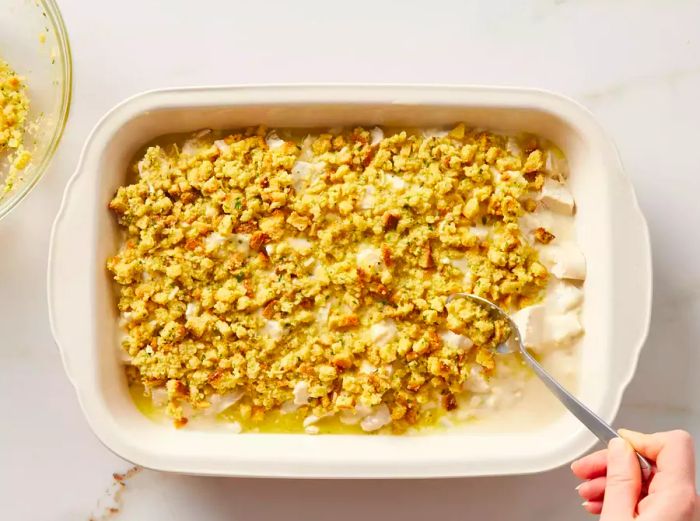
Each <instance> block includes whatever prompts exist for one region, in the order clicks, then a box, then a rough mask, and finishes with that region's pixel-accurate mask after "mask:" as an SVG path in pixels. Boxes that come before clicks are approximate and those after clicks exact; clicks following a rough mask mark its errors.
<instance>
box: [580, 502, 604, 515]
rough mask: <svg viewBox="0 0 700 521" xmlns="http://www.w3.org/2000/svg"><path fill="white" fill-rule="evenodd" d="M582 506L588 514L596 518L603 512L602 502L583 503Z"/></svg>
mask: <svg viewBox="0 0 700 521" xmlns="http://www.w3.org/2000/svg"><path fill="white" fill-rule="evenodd" d="M581 506H582V507H583V508H584V509H586V512H588V513H589V514H593V515H595V516H597V515H600V513H601V512H602V511H603V502H602V501H584V502H583V503H581Z"/></svg>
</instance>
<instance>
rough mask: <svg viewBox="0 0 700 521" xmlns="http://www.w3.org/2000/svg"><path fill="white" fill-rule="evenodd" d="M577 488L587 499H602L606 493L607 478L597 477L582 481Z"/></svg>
mask: <svg viewBox="0 0 700 521" xmlns="http://www.w3.org/2000/svg"><path fill="white" fill-rule="evenodd" d="M576 490H577V491H578V495H579V496H581V497H582V498H583V499H585V500H587V501H602V500H603V494H604V493H605V478H595V479H592V480H590V481H585V482H583V483H581V484H580V485H579V486H578V487H577V488H576Z"/></svg>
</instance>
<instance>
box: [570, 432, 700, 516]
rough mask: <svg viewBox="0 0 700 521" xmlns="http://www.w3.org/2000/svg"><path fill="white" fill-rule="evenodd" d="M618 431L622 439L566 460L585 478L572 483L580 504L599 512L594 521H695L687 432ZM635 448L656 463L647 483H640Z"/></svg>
mask: <svg viewBox="0 0 700 521" xmlns="http://www.w3.org/2000/svg"><path fill="white" fill-rule="evenodd" d="M619 432H620V436H622V437H623V438H624V439H620V438H617V439H614V440H612V441H610V444H609V445H608V448H607V449H604V450H600V451H598V452H594V453H592V454H589V455H587V456H584V457H583V458H581V459H579V460H577V461H574V462H573V463H572V464H571V470H572V471H573V473H574V474H575V475H576V476H577V477H578V478H580V479H582V480H585V481H584V482H583V483H582V484H581V485H579V486H578V487H577V490H578V493H579V495H580V496H581V497H582V498H584V499H585V500H586V501H585V502H584V503H583V507H584V508H585V509H586V510H587V511H588V512H590V513H591V514H600V515H601V517H600V521H628V520H632V519H636V520H638V521H700V499H699V498H698V496H697V495H696V491H695V454H694V450H693V439H692V438H691V437H690V434H688V433H687V432H685V431H680V430H676V431H670V432H658V433H656V434H642V433H639V432H634V431H628V430H624V429H621V430H620V431H619ZM625 440H626V441H625ZM633 447H634V449H633ZM635 450H636V451H637V452H639V453H640V454H641V455H642V456H644V457H645V458H647V459H649V460H651V461H653V462H655V463H656V468H655V470H654V472H653V473H652V477H651V479H650V480H649V482H648V483H642V477H641V471H640V468H639V462H638V460H637V457H636V455H635V452H634V451H635Z"/></svg>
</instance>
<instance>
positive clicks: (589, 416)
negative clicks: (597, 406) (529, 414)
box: [520, 347, 652, 481]
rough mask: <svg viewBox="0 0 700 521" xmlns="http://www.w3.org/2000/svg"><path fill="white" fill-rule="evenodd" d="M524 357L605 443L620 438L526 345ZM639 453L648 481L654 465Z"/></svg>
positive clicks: (575, 414)
mask: <svg viewBox="0 0 700 521" xmlns="http://www.w3.org/2000/svg"><path fill="white" fill-rule="evenodd" d="M520 352H521V354H522V356H523V358H524V359H525V361H526V362H527V363H528V365H529V366H530V367H531V368H532V370H533V371H535V373H536V374H537V376H539V377H540V380H542V382H543V383H544V384H545V385H546V386H547V387H548V388H549V390H550V391H552V393H554V395H555V396H556V397H557V398H558V399H559V401H560V402H561V403H562V404H563V405H564V407H566V408H567V409H569V411H571V413H572V414H573V415H574V416H576V417H577V418H578V419H579V420H580V421H581V423H583V424H584V425H585V426H586V427H588V430H590V431H591V432H592V433H593V434H595V435H596V436H597V437H598V439H599V440H600V441H602V442H603V443H604V444H605V445H607V444H608V442H609V441H610V440H611V439H613V438H619V437H620V435H619V434H618V433H617V432H615V430H614V429H613V428H612V427H610V425H608V424H607V423H605V422H604V421H603V420H602V419H601V418H600V416H598V415H597V414H596V413H594V412H593V411H591V410H590V409H589V408H588V407H586V406H585V405H584V404H582V403H581V402H580V401H579V400H577V399H576V397H574V395H572V394H571V393H570V392H569V391H567V390H566V389H564V387H562V386H561V385H560V384H559V383H558V382H557V381H556V380H554V379H553V378H552V377H551V376H550V375H549V373H548V372H547V371H546V370H545V369H544V368H543V367H542V366H541V365H540V364H539V362H537V360H535V359H534V358H533V356H532V355H531V354H530V353H528V351H527V349H525V348H524V347H523V348H522V349H521V350H520ZM636 454H637V459H638V460H639V466H640V468H641V470H642V478H643V479H644V480H645V481H646V480H648V479H649V477H650V476H651V471H652V465H651V463H649V461H648V460H647V459H646V458H645V457H644V456H642V455H641V454H639V453H636Z"/></svg>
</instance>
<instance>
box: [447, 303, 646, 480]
mask: <svg viewBox="0 0 700 521" xmlns="http://www.w3.org/2000/svg"><path fill="white" fill-rule="evenodd" d="M457 298H466V299H468V300H471V301H474V302H476V303H478V304H479V305H481V306H483V307H486V308H488V309H489V311H491V312H492V313H494V314H495V315H497V316H498V318H500V319H503V320H505V321H507V323H508V325H509V326H510V329H511V337H515V341H516V342H517V344H518V350H519V351H520V355H521V356H522V357H523V359H524V360H525V362H527V364H528V365H529V366H530V367H531V368H532V370H533V371H534V372H535V374H536V375H537V376H539V377H540V380H542V382H543V383H544V384H545V385H546V386H547V388H549V390H550V391H552V393H553V394H554V396H556V397H557V398H558V399H559V401H560V402H561V403H562V404H564V407H566V408H567V409H569V411H570V412H571V413H572V414H573V415H574V416H576V417H577V418H578V419H579V420H580V421H581V423H583V424H584V425H585V426H586V427H588V430H590V431H591V432H592V433H593V434H595V435H596V436H597V437H598V439H599V440H600V441H602V442H603V443H604V444H605V445H607V444H608V442H609V441H610V440H611V439H613V438H620V435H619V434H618V433H617V432H615V430H614V429H613V428H612V427H610V425H608V424H607V423H605V422H604V421H603V420H602V419H601V418H600V417H599V416H598V415H597V414H595V413H594V412H593V411H591V410H590V409H589V408H588V407H586V406H585V405H584V404H582V403H581V402H580V401H578V400H577V399H576V398H575V397H574V396H573V395H572V394H571V393H570V392H569V391H567V390H566V389H564V387H562V386H561V385H560V384H559V383H558V382H557V381H556V380H555V379H554V378H552V377H551V376H550V374H549V373H548V372H547V371H545V369H544V368H543V367H542V366H541V365H540V364H539V362H537V360H535V359H534V358H533V357H532V355H531V354H530V353H529V352H528V350H527V349H525V345H524V344H523V340H522V337H521V336H520V330H519V329H518V326H517V325H516V324H515V322H513V320H512V319H511V318H510V316H509V315H508V313H506V312H505V311H503V310H502V309H501V308H500V307H498V306H497V305H496V304H494V303H493V302H491V301H490V300H487V299H485V298H482V297H477V296H476V295H472V294H471V293H454V294H452V295H450V296H449V297H447V302H448V303H449V302H451V301H452V300H455V299H457ZM503 347H505V348H506V349H505V350H503V349H502V348H503ZM510 351H511V350H510V348H509V347H508V346H507V344H506V342H504V343H503V344H501V345H500V346H498V352H499V353H504V352H510ZM637 459H638V460H639V466H640V468H641V470H642V478H643V479H644V480H645V481H646V480H648V479H649V476H651V471H652V465H651V463H649V461H648V460H647V459H646V458H645V457H644V456H642V455H641V454H639V453H637Z"/></svg>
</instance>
